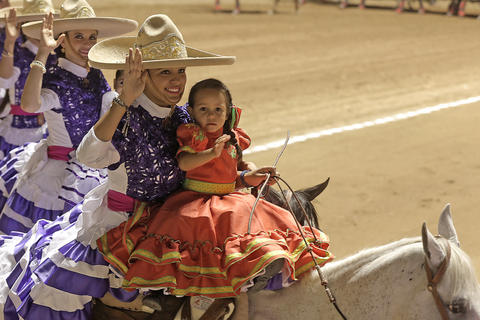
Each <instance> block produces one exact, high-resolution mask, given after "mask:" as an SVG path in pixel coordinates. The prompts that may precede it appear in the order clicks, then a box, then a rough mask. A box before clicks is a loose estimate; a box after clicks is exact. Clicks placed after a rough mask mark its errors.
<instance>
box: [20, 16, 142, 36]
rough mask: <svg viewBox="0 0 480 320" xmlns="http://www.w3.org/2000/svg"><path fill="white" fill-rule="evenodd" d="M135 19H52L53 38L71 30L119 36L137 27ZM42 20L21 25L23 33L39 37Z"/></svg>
mask: <svg viewBox="0 0 480 320" xmlns="http://www.w3.org/2000/svg"><path fill="white" fill-rule="evenodd" d="M137 27H138V23H137V21H135V20H131V19H125V18H115V17H91V18H65V19H55V20H53V33H54V36H55V38H56V37H58V36H59V35H60V34H61V33H65V32H67V31H71V30H97V31H98V37H99V38H108V37H115V36H119V35H122V34H125V33H128V32H131V31H133V30H135V29H137ZM41 29H42V21H36V22H29V23H26V24H24V25H22V31H23V33H24V34H25V35H27V36H29V37H32V38H34V39H40V31H41Z"/></svg>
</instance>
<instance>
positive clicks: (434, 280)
mask: <svg viewBox="0 0 480 320" xmlns="http://www.w3.org/2000/svg"><path fill="white" fill-rule="evenodd" d="M447 243H448V242H447ZM451 254H452V248H451V247H450V243H448V246H447V255H446V256H445V259H443V261H442V263H441V264H440V267H439V268H438V271H437V273H436V274H435V275H434V274H433V271H432V269H430V266H429V265H428V263H427V258H426V257H425V272H426V273H427V282H428V284H427V289H428V291H430V292H431V293H432V296H433V300H434V301H435V304H436V305H437V309H438V312H439V313H440V315H441V316H442V319H443V320H449V317H448V310H450V311H451V312H453V313H462V312H465V306H464V304H463V303H462V301H454V302H452V303H450V304H446V303H445V302H444V301H443V299H442V297H440V294H439V293H438V290H437V285H438V284H439V283H440V281H442V279H443V276H444V275H445V272H446V271H447V268H448V265H449V264H450V258H451Z"/></svg>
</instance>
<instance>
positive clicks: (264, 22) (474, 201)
mask: <svg viewBox="0 0 480 320" xmlns="http://www.w3.org/2000/svg"><path fill="white" fill-rule="evenodd" d="M213 2H214V1H213V0H208V1H207V0H168V1H161V0H129V1H126V0H116V1H111V0H96V1H95V0H91V1H90V3H91V4H92V5H93V7H94V8H95V10H96V13H97V15H109V16H120V17H128V18H133V19H136V20H137V21H139V22H140V23H141V22H143V20H144V19H145V18H146V17H147V16H149V15H151V14H154V13H166V14H168V15H170V17H171V18H172V19H173V20H174V21H175V23H176V24H177V25H178V26H179V28H180V30H181V31H182V33H183V35H184V38H185V40H186V42H187V44H188V45H190V46H193V47H196V48H201V49H204V50H207V51H213V52H217V53H222V54H225V55H235V56H237V63H236V64H235V65H233V66H226V67H225V66H224V67H210V68H208V67H204V68H197V69H195V68H191V69H189V70H188V77H189V81H188V83H187V88H190V87H191V85H193V84H194V83H195V82H196V81H198V80H200V79H203V78H206V77H217V78H219V79H221V80H223V81H225V82H226V83H227V84H228V86H229V87H230V89H231V92H232V94H233V97H234V101H235V103H236V104H237V105H239V106H242V107H243V108H244V116H243V119H242V122H241V125H242V127H244V128H245V129H247V131H248V132H249V133H250V134H251V136H252V138H253V141H254V146H258V145H262V144H265V143H267V142H270V141H274V140H278V139H283V138H284V137H285V135H286V132H287V130H290V132H291V134H292V135H293V136H297V135H303V134H306V133H309V132H315V131H319V130H323V129H328V128H334V127H339V126H344V125H348V124H354V123H359V122H363V121H367V120H373V119H376V118H379V117H384V116H388V115H393V114H396V113H399V112H407V111H410V110H416V109H419V108H423V107H427V106H433V105H437V104H439V103H445V102H451V101H456V100H459V99H464V98H467V97H472V96H477V95H478V94H479V91H478V88H480V77H479V76H478V75H479V74H480V63H479V62H478V57H479V56H480V37H479V30H480V21H478V20H476V19H474V18H473V15H476V14H478V13H479V11H480V10H479V9H480V7H479V6H478V5H476V4H471V3H469V4H468V6H467V13H469V14H472V16H471V17H468V18H463V19H462V18H457V17H446V16H445V15H443V14H438V13H437V14H435V13H427V14H425V15H419V14H416V13H415V12H408V13H404V14H401V15H399V14H396V13H395V12H394V11H393V10H386V9H381V8H378V6H379V5H380V6H394V5H395V2H394V1H387V0H386V1H385V2H380V1H377V2H375V3H374V4H376V5H377V7H376V8H370V9H368V8H367V10H359V9H357V8H356V7H353V6H352V7H349V8H347V9H345V10H341V9H339V8H338V5H337V4H336V3H325V4H322V3H320V2H319V1H313V2H308V3H307V4H306V5H305V6H303V7H302V8H301V10H300V13H299V14H298V15H295V14H294V13H293V3H292V1H290V0H283V1H282V2H281V3H280V6H279V11H280V12H279V14H277V15H268V14H266V11H267V10H269V9H270V8H271V3H272V1H271V0H245V1H243V2H242V8H243V10H244V12H243V13H242V14H240V15H232V14H230V11H229V10H231V9H232V8H233V0H229V1H225V0H224V1H222V5H223V6H224V8H225V11H224V12H221V13H214V12H213ZM369 3H370V2H369V1H368V0H367V5H369ZM413 5H414V6H416V5H417V3H413ZM446 5H447V3H446V2H441V3H437V4H436V5H435V6H433V7H432V6H429V5H426V9H427V11H428V10H430V11H436V12H441V11H442V10H443V11H444V9H445V7H446ZM107 75H108V76H109V77H110V78H111V73H107ZM184 100H185V99H184ZM182 102H184V101H182ZM479 123H480V103H474V104H469V105H465V106H461V107H458V108H453V109H447V110H443V111H439V112H435V113H432V114H427V115H422V116H419V117H415V118H410V119H406V120H401V121H398V122H394V123H388V124H384V125H379V126H374V127H370V128H365V129H360V130H355V131H350V132H344V133H339V134H335V135H331V136H325V137H321V138H318V139H312V140H308V141H306V142H303V143H298V144H293V145H290V146H289V147H288V148H287V150H286V152H285V154H284V156H283V157H282V159H281V160H280V163H279V165H278V168H279V170H280V171H281V173H282V176H283V177H284V178H286V179H287V180H288V181H290V183H291V184H292V185H293V186H295V187H296V188H302V187H307V186H311V185H313V184H316V183H318V182H320V181H323V180H324V179H325V178H326V177H331V184H330V186H329V187H328V188H327V190H326V191H325V192H324V194H322V195H321V196H319V197H318V199H317V200H316V202H315V204H316V207H317V209H318V212H319V216H320V221H321V225H322V228H323V229H324V230H325V231H326V232H327V233H328V234H329V235H330V237H331V243H332V244H331V249H332V251H333V252H334V253H335V254H336V256H337V257H338V258H342V257H345V256H347V255H349V254H352V253H355V252H356V251H358V250H360V249H362V248H365V247H371V246H377V245H381V244H384V243H387V242H390V241H394V240H397V239H400V238H403V237H411V236H418V235H420V228H421V224H422V223H423V222H424V221H426V222H427V224H428V226H429V228H430V230H431V231H433V232H435V233H436V232H437V222H438V217H439V215H440V212H441V210H442V208H443V207H444V205H445V204H446V203H451V204H452V210H453V218H454V222H455V226H456V228H457V232H458V234H459V238H460V241H461V243H462V246H463V249H464V250H465V251H467V252H468V253H469V254H470V256H471V257H472V259H473V261H474V263H475V265H476V269H477V274H478V275H480V272H479V271H480V251H479V249H478V247H477V244H478V243H479V240H478V238H477V236H478V228H479V226H480V215H479V207H480V197H479V185H480V182H479V181H480V179H479V177H480V161H479V159H480V148H479V142H478V141H479V140H477V139H479V138H480V133H479ZM278 150H279V149H273V150H270V151H267V152H259V153H253V154H250V155H248V156H247V158H248V159H249V160H252V161H255V162H256V163H257V164H259V165H269V164H271V163H272V162H273V161H274V159H275V156H276V154H277V152H278Z"/></svg>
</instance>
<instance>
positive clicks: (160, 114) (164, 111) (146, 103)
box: [133, 93, 172, 118]
mask: <svg viewBox="0 0 480 320" xmlns="http://www.w3.org/2000/svg"><path fill="white" fill-rule="evenodd" d="M133 106H134V107H135V108H136V107H138V106H142V108H143V109H145V110H147V111H148V113H149V114H150V115H151V116H154V117H157V118H166V117H168V115H169V114H170V111H171V110H172V108H165V107H160V106H159V105H157V104H155V102H153V101H152V100H150V99H149V98H148V97H147V96H146V95H145V94H144V93H142V94H141V95H140V96H139V97H138V98H137V100H135V102H134V103H133Z"/></svg>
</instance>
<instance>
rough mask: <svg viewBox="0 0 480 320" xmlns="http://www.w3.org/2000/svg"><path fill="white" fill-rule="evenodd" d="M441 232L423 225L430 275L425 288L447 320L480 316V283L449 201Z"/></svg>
mask: <svg viewBox="0 0 480 320" xmlns="http://www.w3.org/2000/svg"><path fill="white" fill-rule="evenodd" d="M438 232H439V234H440V235H439V236H438V237H434V236H433V235H432V234H431V233H430V231H429V230H428V229H427V227H426V224H425V223H424V224H423V227H422V242H423V251H424V252H425V261H426V265H425V268H426V271H427V279H429V281H428V283H427V288H426V289H427V290H428V291H430V292H426V295H427V296H428V298H429V299H431V300H430V302H435V304H436V309H437V310H436V311H435V312H436V313H437V314H438V315H439V316H440V315H441V317H442V319H444V320H453V319H469V320H480V286H479V284H478V281H477V279H476V277H475V271H474V268H473V265H472V262H471V261H470V259H469V257H468V256H467V254H466V253H465V252H463V251H462V250H461V249H460V242H459V241H458V237H457V233H456V231H455V227H454V225H453V221H452V216H451V213H450V205H447V206H446V207H445V209H444V210H443V212H442V215H441V217H440V221H439V224H438Z"/></svg>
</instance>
